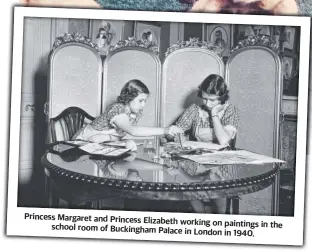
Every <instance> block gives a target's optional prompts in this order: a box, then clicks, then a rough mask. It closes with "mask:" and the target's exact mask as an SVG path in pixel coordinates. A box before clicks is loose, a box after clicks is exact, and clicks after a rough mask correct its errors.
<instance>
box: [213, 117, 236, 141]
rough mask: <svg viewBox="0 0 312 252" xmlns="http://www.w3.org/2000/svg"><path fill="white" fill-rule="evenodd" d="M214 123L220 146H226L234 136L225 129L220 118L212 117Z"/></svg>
mask: <svg viewBox="0 0 312 252" xmlns="http://www.w3.org/2000/svg"><path fill="white" fill-rule="evenodd" d="M212 123H213V128H214V132H215V135H216V137H217V139H218V142H219V144H221V145H226V144H228V143H229V142H230V140H231V139H232V136H231V135H230V134H229V132H227V131H226V130H225V128H224V127H223V125H222V123H221V120H220V118H219V117H218V116H217V115H214V116H212Z"/></svg>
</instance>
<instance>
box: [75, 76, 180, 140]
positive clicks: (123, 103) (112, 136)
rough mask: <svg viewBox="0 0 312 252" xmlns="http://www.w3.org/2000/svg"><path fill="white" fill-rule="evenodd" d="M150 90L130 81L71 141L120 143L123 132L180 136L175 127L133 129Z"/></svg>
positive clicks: (141, 127) (135, 127) (135, 134)
mask: <svg viewBox="0 0 312 252" xmlns="http://www.w3.org/2000/svg"><path fill="white" fill-rule="evenodd" d="M148 96H149V90H148V88H147V87H146V85H145V84H144V83H143V82H141V81H140V80H130V81H128V82H127V83H126V84H125V85H124V87H123V88H122V89H121V92H120V95H119V96H118V98H117V102H116V103H114V104H112V105H111V106H109V107H108V109H107V110H106V111H105V112H104V113H103V114H102V115H100V116H99V117H97V118H96V119H94V121H92V122H91V123H90V124H88V125H86V126H85V127H83V128H82V129H80V130H79V131H78V132H77V133H76V134H75V135H74V137H73V139H81V140H87V141H92V142H107V141H117V140H121V138H123V137H124V136H125V135H126V133H128V134H130V135H132V136H141V137H144V136H157V135H165V134H169V135H173V136H174V135H175V134H177V133H181V130H180V129H179V128H178V127H176V126H170V127H167V128H157V127H143V126H136V124H137V122H138V120H139V119H140V117H141V116H142V113H143V109H144V107H145V104H146V101H147V99H148Z"/></svg>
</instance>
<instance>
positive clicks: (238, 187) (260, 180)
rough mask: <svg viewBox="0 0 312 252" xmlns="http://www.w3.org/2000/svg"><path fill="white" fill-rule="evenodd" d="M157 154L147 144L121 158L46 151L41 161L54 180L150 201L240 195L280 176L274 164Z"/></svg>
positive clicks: (270, 182) (265, 185) (259, 188)
mask: <svg viewBox="0 0 312 252" xmlns="http://www.w3.org/2000/svg"><path fill="white" fill-rule="evenodd" d="M155 153H156V151H155V148H153V146H152V145H149V144H144V145H142V146H139V147H138V150H137V152H132V153H130V156H128V157H125V158H123V159H121V160H105V159H94V158H92V157H91V156H89V155H65V156H62V155H58V154H53V153H47V154H45V155H44V156H43V158H42V163H43V165H44V167H45V168H46V169H47V170H48V172H49V173H51V177H53V176H52V174H54V177H62V178H65V177H66V178H68V179H69V180H72V181H76V182H77V181H80V182H82V183H84V184H92V185H93V186H94V185H96V186H98V187H105V188H114V189H118V190H124V191H125V190H126V191H127V192H128V193H129V192H132V193H133V192H136V193H135V194H140V193H139V192H145V194H146V197H148V196H147V195H149V196H150V197H152V195H151V194H152V193H153V192H167V193H168V192H183V193H184V196H185V193H186V192H189V193H194V192H206V193H207V192H209V194H210V195H209V196H207V195H206V196H202V197H209V198H211V197H214V198H217V197H227V196H230V195H232V196H237V195H240V194H245V193H250V192H253V191H257V190H261V189H262V188H265V187H267V186H269V185H270V184H272V182H273V180H274V177H275V175H276V174H277V173H278V167H277V166H275V165H274V164H235V165H202V164H199V163H196V162H194V161H191V160H188V159H182V158H165V159H161V158H155ZM147 192H149V193H147ZM141 196H142V195H141ZM167 196H168V195H167ZM184 196H183V197H184ZM157 197H159V194H158V196H157ZM179 197H181V195H180V196H179ZM188 197H189V196H188Z"/></svg>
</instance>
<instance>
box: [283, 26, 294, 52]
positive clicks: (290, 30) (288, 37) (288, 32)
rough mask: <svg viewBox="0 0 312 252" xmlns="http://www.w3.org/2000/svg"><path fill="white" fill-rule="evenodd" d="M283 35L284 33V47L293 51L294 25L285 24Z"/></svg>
mask: <svg viewBox="0 0 312 252" xmlns="http://www.w3.org/2000/svg"><path fill="white" fill-rule="evenodd" d="M284 35H285V42H284V48H286V49H289V50H291V51H293V50H294V49H295V47H294V45H295V36H296V29H295V28H294V27H289V26H287V27H285V29H284Z"/></svg>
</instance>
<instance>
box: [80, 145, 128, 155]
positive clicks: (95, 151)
mask: <svg viewBox="0 0 312 252" xmlns="http://www.w3.org/2000/svg"><path fill="white" fill-rule="evenodd" d="M79 148H80V149H81V150H83V151H85V152H87V153H89V154H92V155H105V156H119V155H121V154H123V153H126V152H128V151H130V150H129V149H126V148H115V147H112V146H105V145H102V144H99V143H89V144H86V145H84V146H80V147H79Z"/></svg>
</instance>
